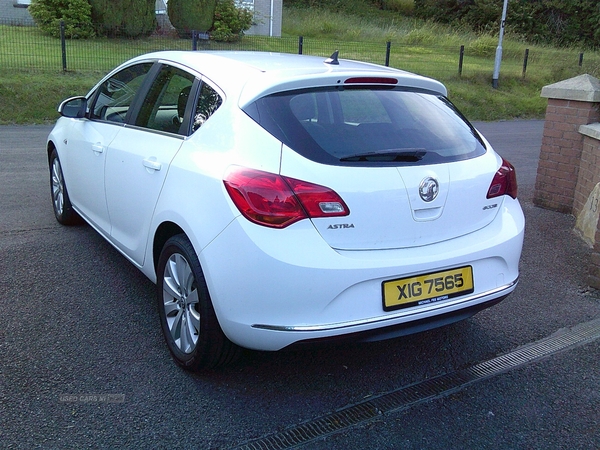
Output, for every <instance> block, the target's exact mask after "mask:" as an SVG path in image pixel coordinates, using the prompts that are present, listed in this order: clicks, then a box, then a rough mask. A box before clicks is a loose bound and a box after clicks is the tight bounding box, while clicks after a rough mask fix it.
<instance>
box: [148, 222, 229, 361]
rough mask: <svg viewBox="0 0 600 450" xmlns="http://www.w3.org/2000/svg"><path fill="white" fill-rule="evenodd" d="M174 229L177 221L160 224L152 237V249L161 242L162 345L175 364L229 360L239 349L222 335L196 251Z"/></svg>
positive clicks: (158, 270)
mask: <svg viewBox="0 0 600 450" xmlns="http://www.w3.org/2000/svg"><path fill="white" fill-rule="evenodd" d="M177 229H179V230H181V229H180V228H179V227H178V226H177V225H176V224H173V223H171V224H170V225H166V224H165V226H164V227H159V230H157V235H156V237H155V244H156V247H158V244H160V243H162V247H161V249H160V251H159V256H158V261H157V264H156V275H157V280H156V287H157V300H158V309H159V316H160V322H161V328H162V331H163V334H164V337H165V340H166V343H167V346H168V347H169V350H170V352H171V355H172V356H173V358H174V360H175V362H176V363H177V364H178V365H179V366H181V367H183V368H185V369H188V370H195V371H196V370H205V369H212V368H215V367H218V366H220V365H226V364H229V363H231V362H233V361H234V360H236V359H237V358H238V357H239V355H240V352H241V348H240V347H238V346H237V345H236V344H234V343H233V342H231V341H230V340H229V339H228V338H227V336H226V335H225V334H224V333H223V330H222V329H221V326H220V324H219V320H218V319H217V316H216V313H215V310H214V306H213V303H212V300H211V297H210V293H209V291H208V286H207V284H206V281H205V278H204V274H203V271H202V267H201V265H200V261H199V259H198V255H197V254H196V251H195V249H194V247H193V245H192V243H191V242H190V240H189V238H188V237H187V235H186V234H185V233H183V232H181V233H177V234H174V235H171V233H173V232H175V231H176V230H177ZM167 236H169V237H167ZM165 238H166V240H165V241H164V243H163V242H162V240H163V239H165Z"/></svg>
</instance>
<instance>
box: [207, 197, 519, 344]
mask: <svg viewBox="0 0 600 450" xmlns="http://www.w3.org/2000/svg"><path fill="white" fill-rule="evenodd" d="M523 234H524V218H523V214H522V211H521V209H520V206H519V205H518V202H517V201H513V200H512V199H510V201H508V202H505V205H504V208H503V210H502V211H501V212H499V215H498V217H497V219H496V220H495V221H494V222H493V223H492V224H490V225H489V226H487V227H485V228H483V229H481V230H478V231H477V232H475V233H471V234H468V235H465V236H461V237H459V238H456V239H452V240H449V241H443V242H440V243H436V244H433V245H428V246H422V247H413V248H405V249H391V250H378V251H339V250H337V251H336V250H334V249H332V248H331V247H329V246H328V245H327V244H326V243H325V242H324V240H323V239H322V238H321V237H320V235H319V234H318V233H316V232H315V228H314V227H313V226H312V224H311V222H310V221H301V222H298V223H296V224H294V225H293V226H290V227H288V228H286V229H284V230H272V229H267V228H264V227H260V226H257V225H254V224H251V223H249V222H248V221H246V220H245V219H243V218H238V219H237V220H234V221H233V222H232V223H231V224H230V225H229V226H228V227H227V228H226V229H225V230H224V231H223V232H222V233H221V234H220V235H219V236H218V237H217V238H216V239H215V240H214V241H213V242H212V243H211V244H210V245H208V246H207V247H206V248H205V249H204V250H203V251H202V252H201V253H200V254H199V257H200V262H201V264H202V267H203V270H204V274H205V278H206V281H207V284H208V288H209V292H210V294H211V298H212V301H213V304H214V307H215V312H216V314H217V318H218V320H219V323H220V325H221V327H222V329H223V332H224V333H225V334H226V335H227V337H228V338H229V339H230V340H232V341H233V342H235V343H236V344H238V345H241V346H243V347H247V348H251V349H256V350H280V349H283V348H285V347H288V346H290V345H293V344H296V343H302V342H320V341H321V340H332V339H333V340H336V339H347V338H350V339H359V340H373V339H384V338H386V336H387V337H393V336H399V335H402V334H410V333H415V332H419V331H423V330H426V329H430V328H434V327H437V326H441V325H444V324H447V323H452V322H455V321H457V320H461V319H464V318H467V317H469V316H471V315H473V314H475V313H476V312H478V311H480V310H482V309H485V308H487V307H489V306H492V305H493V304H494V303H497V302H498V301H500V300H501V299H502V298H504V297H506V296H507V295H508V294H510V293H511V292H512V291H513V290H514V289H515V287H516V285H517V280H518V277H519V273H518V266H519V258H520V255H521V249H522V245H523ZM466 265H469V266H471V267H472V268H473V278H474V285H475V290H474V292H473V293H472V294H466V295H463V296H460V297H456V298H452V299H449V300H444V301H439V302H436V303H431V304H424V305H419V306H415V307H410V308H404V309H399V310H394V311H384V308H383V300H382V283H384V282H386V281H388V280H393V279H397V278H399V277H404V276H413V275H420V274H425V273H432V272H436V271H441V270H449V269H452V268H457V267H462V266H466Z"/></svg>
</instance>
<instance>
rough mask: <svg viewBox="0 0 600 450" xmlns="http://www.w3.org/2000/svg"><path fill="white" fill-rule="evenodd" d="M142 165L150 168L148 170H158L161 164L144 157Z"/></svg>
mask: <svg viewBox="0 0 600 450" xmlns="http://www.w3.org/2000/svg"><path fill="white" fill-rule="evenodd" d="M144 167H146V168H147V169H150V170H156V171H159V170H160V169H161V168H162V164H161V163H159V162H158V161H156V160H154V159H145V160H144Z"/></svg>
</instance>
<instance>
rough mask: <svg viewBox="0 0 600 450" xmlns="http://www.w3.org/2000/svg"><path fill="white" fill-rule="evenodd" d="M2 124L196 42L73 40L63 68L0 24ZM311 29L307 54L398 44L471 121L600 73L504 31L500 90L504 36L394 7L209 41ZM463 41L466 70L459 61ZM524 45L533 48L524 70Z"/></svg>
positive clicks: (412, 67)
mask: <svg viewBox="0 0 600 450" xmlns="http://www.w3.org/2000/svg"><path fill="white" fill-rule="evenodd" d="M0 35H2V37H3V39H1V40H0V123H5V124H6V123H17V124H28V123H48V122H52V121H54V120H55V119H56V118H57V116H58V114H57V113H56V106H57V104H58V103H59V102H60V101H61V100H62V99H64V98H66V97H70V96H74V95H81V94H85V93H87V91H88V90H89V89H90V88H91V87H92V86H93V85H94V84H95V83H96V81H98V80H99V78H101V76H102V75H103V74H105V73H106V72H107V71H108V70H110V69H111V68H113V67H114V66H116V65H118V64H119V63H121V62H123V61H125V60H127V59H128V58H130V57H133V56H136V55H139V54H142V53H146V52H149V51H154V50H173V49H179V50H189V49H191V41H190V40H185V39H176V38H170V37H164V36H159V37H150V38H146V39H138V40H126V39H106V38H97V39H91V40H73V41H67V43H66V52H65V54H64V57H65V59H66V62H67V71H63V70H62V67H63V53H62V49H61V44H60V41H59V40H57V39H54V38H50V37H48V36H45V35H43V34H42V33H40V32H39V30H37V29H36V28H34V27H11V26H6V25H0ZM300 35H302V36H304V45H303V47H302V49H303V50H302V51H303V53H304V54H311V55H320V56H324V57H326V56H329V55H330V54H331V53H332V52H333V50H336V49H339V50H340V57H341V58H348V59H356V60H361V61H368V62H374V63H379V64H383V63H384V62H385V51H386V43H387V42H390V43H391V52H390V66H392V67H396V68H400V69H404V70H408V71H412V72H416V73H419V74H422V75H426V76H431V77H433V78H436V79H439V80H440V81H442V82H443V83H444V84H446V86H447V88H448V96H449V98H450V99H451V100H452V101H453V102H454V103H455V104H456V105H457V106H458V108H459V109H460V110H461V111H462V112H463V113H464V114H465V115H466V116H467V117H468V118H470V119H471V120H499V119H512V118H541V117H543V114H544V111H545V107H546V99H543V98H541V97H540V92H541V88H542V87H543V86H545V85H547V84H551V83H553V82H556V81H560V80H563V79H566V78H570V77H572V76H576V75H578V74H580V73H590V74H592V75H595V76H600V55H599V54H598V53H597V52H592V51H586V52H585V54H584V55H585V57H584V60H583V62H584V63H583V65H582V66H581V67H580V66H579V54H580V52H581V50H580V49H575V48H570V49H556V48H551V47H543V46H533V45H527V44H525V43H523V42H520V41H519V40H515V39H511V37H510V36H508V37H506V38H505V40H504V45H503V60H502V66H501V72H500V78H499V88H498V89H493V88H492V86H491V84H492V73H493V69H494V56H495V51H496V46H497V45H498V41H497V37H494V36H491V35H476V34H474V33H470V32H467V31H464V30H456V29H451V28H448V27H442V26H439V25H431V24H426V23H419V22H417V21H415V20H414V19H410V18H406V17H402V16H400V15H398V14H396V13H392V12H387V13H386V12H381V11H376V12H373V13H372V14H371V15H368V14H367V15H364V14H363V15H347V14H343V13H339V12H338V13H332V12H329V11H324V10H315V9H297V8H286V9H285V11H284V22H283V37H282V38H265V37H254V36H246V37H244V38H243V39H242V41H240V42H238V43H234V44H219V43H214V42H212V41H211V43H210V44H208V46H205V47H201V48H211V49H235V50H237V49H240V50H266V51H281V52H287V53H296V52H298V36H300ZM461 46H464V60H463V66H462V74H461V76H459V73H458V64H459V54H460V48H461ZM525 49H529V59H528V65H527V72H526V74H525V76H523V62H524V54H525Z"/></svg>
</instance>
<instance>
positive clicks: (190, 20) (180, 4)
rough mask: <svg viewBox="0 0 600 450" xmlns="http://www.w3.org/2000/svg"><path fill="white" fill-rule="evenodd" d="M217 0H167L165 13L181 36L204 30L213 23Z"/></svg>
mask: <svg viewBox="0 0 600 450" xmlns="http://www.w3.org/2000/svg"><path fill="white" fill-rule="evenodd" d="M216 4H217V0H169V3H168V4H167V13H168V15H169V20H170V21H171V24H172V25H173V26H174V27H175V29H176V30H177V32H178V33H179V35H180V36H182V37H188V36H190V35H191V32H192V31H200V32H206V31H208V30H209V29H210V27H211V26H212V24H213V17H214V14H215V7H216Z"/></svg>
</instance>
